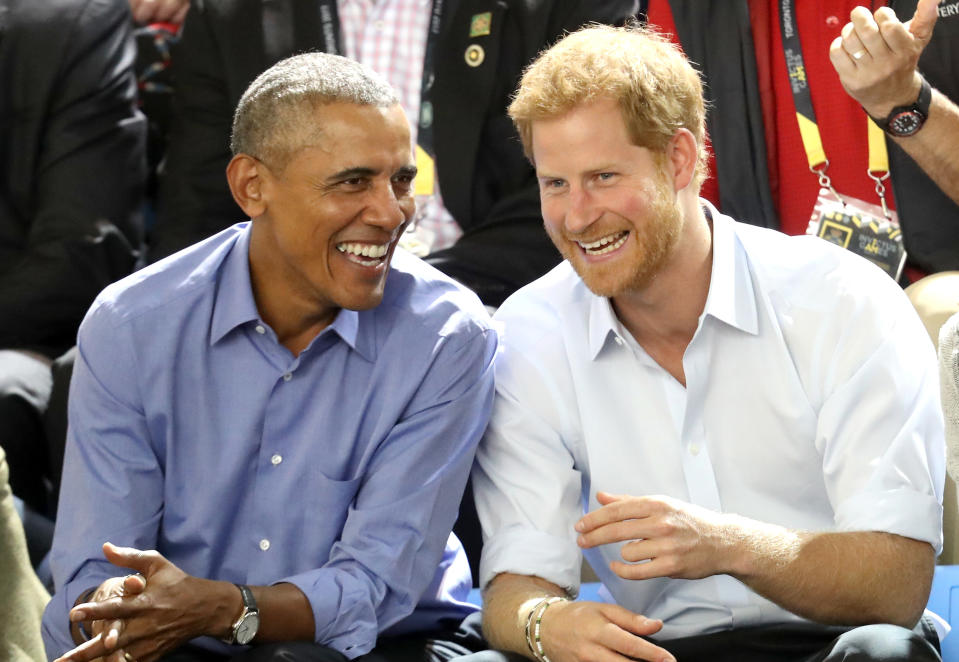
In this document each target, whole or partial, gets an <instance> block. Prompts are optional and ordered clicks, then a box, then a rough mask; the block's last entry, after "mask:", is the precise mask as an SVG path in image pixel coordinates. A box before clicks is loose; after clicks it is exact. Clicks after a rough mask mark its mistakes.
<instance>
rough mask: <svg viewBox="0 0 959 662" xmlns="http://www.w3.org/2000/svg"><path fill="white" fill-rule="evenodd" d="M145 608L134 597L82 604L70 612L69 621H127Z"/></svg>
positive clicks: (140, 601)
mask: <svg viewBox="0 0 959 662" xmlns="http://www.w3.org/2000/svg"><path fill="white" fill-rule="evenodd" d="M145 608H146V607H145V605H144V604H143V603H142V600H139V599H137V597H136V596H130V597H126V598H123V597H116V598H108V599H106V600H100V601H99V602H84V603H82V604H78V605H77V606H76V607H74V608H73V609H71V610H70V621H72V622H74V623H76V622H78V621H89V620H115V619H127V618H132V617H134V616H137V615H139V614H141V613H142V612H143V610H144V609H145Z"/></svg>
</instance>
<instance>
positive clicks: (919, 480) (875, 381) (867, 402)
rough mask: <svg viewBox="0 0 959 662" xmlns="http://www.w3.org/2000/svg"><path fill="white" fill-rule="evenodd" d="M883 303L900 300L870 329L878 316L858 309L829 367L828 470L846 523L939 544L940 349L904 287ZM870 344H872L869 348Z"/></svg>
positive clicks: (825, 410) (840, 519)
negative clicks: (888, 317)
mask: <svg viewBox="0 0 959 662" xmlns="http://www.w3.org/2000/svg"><path fill="white" fill-rule="evenodd" d="M896 294H897V295H899V293H898V292H897V293H896ZM885 305H886V307H890V306H891V307H893V308H896V307H897V306H898V307H900V308H901V310H898V312H899V313H900V314H899V315H897V316H895V317H894V318H893V319H894V320H895V321H894V323H892V324H887V325H881V324H877V325H876V326H875V327H874V328H872V331H871V332H870V331H869V330H868V329H869V328H870V327H871V326H872V324H871V322H872V321H873V320H867V319H860V323H861V327H860V330H858V331H857V330H854V331H850V332H847V333H846V334H844V335H843V336H841V339H840V342H839V343H838V344H837V350H836V353H835V356H836V357H838V358H836V359H835V360H834V362H833V364H832V366H831V369H830V372H828V373H826V374H827V380H826V383H827V392H828V396H827V398H826V400H825V402H824V403H823V406H822V409H821V411H820V417H819V429H818V432H817V437H818V439H817V444H818V445H819V446H820V449H821V451H822V457H823V476H824V479H825V485H826V489H827V491H828V493H829V498H830V501H831V502H832V504H833V507H834V510H835V525H836V527H837V528H838V529H839V530H847V531H852V530H856V531H885V532H888V533H894V534H897V535H901V536H906V537H909V538H914V539H917V540H924V541H926V542H928V543H929V544H930V545H932V546H933V547H934V548H935V550H936V552H937V553H939V552H940V551H941V550H942V505H941V504H942V495H943V486H944V480H945V441H944V430H943V421H942V410H941V405H940V397H939V386H938V373H937V367H936V357H935V352H934V351H933V347H932V344H931V343H930V342H929V339H928V335H927V334H926V332H925V329H923V327H922V325H921V323H920V322H919V320H918V318H917V316H916V314H915V312H914V311H913V309H912V307H911V306H909V304H908V301H907V300H906V299H905V297H904V296H901V295H899V296H896V297H895V298H893V299H892V300H891V301H889V300H887V301H886V302H885ZM893 312H896V311H893ZM863 333H866V334H869V333H874V334H875V336H873V337H881V338H882V341H881V342H878V343H876V342H874V341H873V342H872V343H868V342H866V341H867V340H868V338H864V337H863V335H862V334H863ZM863 347H873V349H872V351H870V352H869V353H868V354H867V355H866V356H865V357H863V356H862V355H863V349H862V348H863ZM850 460H854V461H850Z"/></svg>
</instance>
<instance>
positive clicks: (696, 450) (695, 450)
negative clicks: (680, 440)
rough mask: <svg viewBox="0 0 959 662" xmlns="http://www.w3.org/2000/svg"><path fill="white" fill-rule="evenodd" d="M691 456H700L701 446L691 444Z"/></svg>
mask: <svg viewBox="0 0 959 662" xmlns="http://www.w3.org/2000/svg"><path fill="white" fill-rule="evenodd" d="M689 454H690V455H692V456H693V457H696V456H697V455H699V444H690V445H689Z"/></svg>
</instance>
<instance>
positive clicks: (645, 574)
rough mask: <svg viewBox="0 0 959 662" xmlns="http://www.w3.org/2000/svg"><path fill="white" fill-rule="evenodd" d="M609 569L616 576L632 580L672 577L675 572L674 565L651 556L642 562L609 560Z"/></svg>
mask: <svg viewBox="0 0 959 662" xmlns="http://www.w3.org/2000/svg"><path fill="white" fill-rule="evenodd" d="M609 569H610V570H612V571H613V573H615V574H616V575H617V576H619V577H622V578H623V579H629V580H633V581H639V580H641V579H654V578H656V577H672V576H673V575H675V574H676V568H675V567H674V566H667V565H666V562H665V561H663V560H662V559H658V558H653V559H652V560H649V561H644V562H642V563H624V562H622V561H610V563H609Z"/></svg>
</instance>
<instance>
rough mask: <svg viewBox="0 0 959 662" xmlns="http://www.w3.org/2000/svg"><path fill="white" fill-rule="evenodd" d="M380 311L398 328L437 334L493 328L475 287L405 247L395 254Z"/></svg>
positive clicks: (449, 334) (475, 331)
mask: <svg viewBox="0 0 959 662" xmlns="http://www.w3.org/2000/svg"><path fill="white" fill-rule="evenodd" d="M376 310H377V311H378V313H379V314H381V315H388V316H389V317H391V318H392V319H393V323H394V324H395V325H396V326H397V327H398V328H401V327H405V326H407V325H412V326H414V327H416V328H417V329H420V330H421V331H422V332H424V333H429V334H434V335H437V336H451V335H455V334H466V335H476V334H485V333H486V332H488V331H489V330H490V329H491V323H490V318H489V313H488V312H487V310H486V307H485V306H484V305H483V304H482V302H481V301H480V300H479V297H477V296H476V294H475V293H473V291H472V290H470V289H468V288H467V287H465V286H464V285H461V284H460V283H458V282H456V281H455V280H453V279H452V278H450V277H449V276H447V275H445V274H444V273H442V272H441V271H439V270H438V269H436V268H434V267H432V266H430V265H428V264H427V263H426V262H424V261H423V260H420V259H419V258H417V257H415V256H413V255H411V254H410V253H407V252H406V251H403V250H401V249H397V250H396V252H395V253H394V255H393V260H392V262H391V264H390V273H389V276H387V281H386V290H385V292H384V295H383V302H382V303H381V304H380V306H379V307H378V308H377V309H376Z"/></svg>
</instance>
